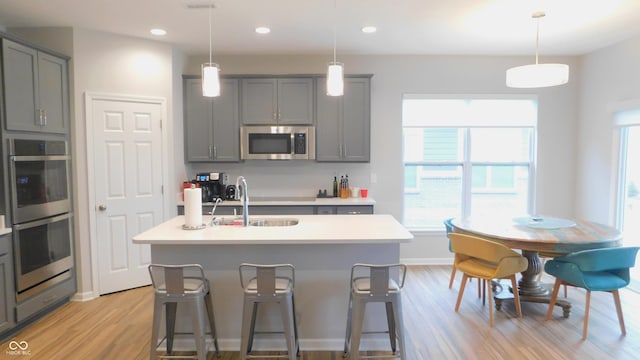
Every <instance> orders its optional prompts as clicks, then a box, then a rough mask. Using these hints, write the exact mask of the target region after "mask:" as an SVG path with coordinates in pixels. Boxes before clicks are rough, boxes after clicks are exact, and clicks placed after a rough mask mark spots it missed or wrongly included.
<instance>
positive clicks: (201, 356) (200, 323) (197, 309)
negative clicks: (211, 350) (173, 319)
mask: <svg viewBox="0 0 640 360" xmlns="http://www.w3.org/2000/svg"><path fill="white" fill-rule="evenodd" d="M203 300H204V299H202V298H199V299H198V300H197V302H196V303H195V304H192V305H191V324H192V326H193V335H194V337H195V340H196V354H197V357H198V360H206V359H207V342H206V339H205V336H206V335H205V324H204V322H205V314H204V312H205V305H204V301H203Z"/></svg>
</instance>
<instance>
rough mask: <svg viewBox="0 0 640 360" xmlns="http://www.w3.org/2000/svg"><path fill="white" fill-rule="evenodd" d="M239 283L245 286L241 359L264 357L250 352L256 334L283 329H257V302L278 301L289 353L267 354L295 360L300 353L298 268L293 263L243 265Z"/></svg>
mask: <svg viewBox="0 0 640 360" xmlns="http://www.w3.org/2000/svg"><path fill="white" fill-rule="evenodd" d="M239 272H240V286H242V288H243V289H244V307H243V312H242V339H241V342H240V359H242V360H245V359H247V358H256V357H264V356H259V355H250V353H251V351H252V347H253V339H254V335H255V334H265V333H267V334H274V333H282V332H268V331H260V332H258V331H255V326H256V314H257V312H258V304H262V303H277V304H278V305H279V306H280V313H281V317H282V322H283V325H284V335H285V339H286V342H287V351H288V353H287V355H286V356H285V355H281V356H271V355H270V356H268V357H269V358H274V357H283V358H288V359H290V360H295V359H296V357H297V356H299V355H300V354H299V351H300V347H299V346H298V327H297V325H296V319H295V313H296V312H295V303H294V297H293V287H294V283H295V269H294V268H293V265H290V264H275V265H257V264H246V263H244V264H241V265H240V268H239Z"/></svg>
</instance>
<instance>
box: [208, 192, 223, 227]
mask: <svg viewBox="0 0 640 360" xmlns="http://www.w3.org/2000/svg"><path fill="white" fill-rule="evenodd" d="M221 201H222V199H221V198H217V199H216V202H215V203H214V204H213V208H212V209H211V212H210V214H211V220H209V226H213V225H215V223H216V217H215V212H216V208H217V207H218V204H220V202H221Z"/></svg>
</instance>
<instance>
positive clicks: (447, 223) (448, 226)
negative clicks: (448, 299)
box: [444, 218, 486, 304]
mask: <svg viewBox="0 0 640 360" xmlns="http://www.w3.org/2000/svg"><path fill="white" fill-rule="evenodd" d="M452 221H453V218H449V219H446V220H445V221H444V228H445V230H446V232H447V237H449V234H451V233H452V232H453V223H452ZM449 252H453V250H452V249H451V240H449ZM455 278H456V267H455V265H454V266H452V267H451V275H450V276H449V289H451V288H452V287H453V280H454V279H455ZM469 281H471V279H469ZM481 282H482V284H481ZM484 289H485V287H484V280H482V281H481V280H480V279H478V298H480V296H482V304H484V303H485V298H486V296H485V294H484V292H483V291H482V290H484Z"/></svg>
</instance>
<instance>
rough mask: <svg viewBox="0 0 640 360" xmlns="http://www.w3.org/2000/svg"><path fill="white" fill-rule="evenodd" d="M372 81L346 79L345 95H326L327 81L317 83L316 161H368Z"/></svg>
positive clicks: (360, 78) (356, 78) (363, 78)
mask: <svg viewBox="0 0 640 360" xmlns="http://www.w3.org/2000/svg"><path fill="white" fill-rule="evenodd" d="M370 84H371V79H370V77H369V76H367V77H347V78H345V79H344V95H343V96H328V95H327V90H326V88H327V82H326V80H325V79H323V78H319V79H318V80H317V83H316V90H317V91H316V106H317V108H316V161H327V162H329V161H332V162H368V161H370V133H371V110H370V107H371V105H370V102H371V100H370V99H371V94H370V86H371V85H370Z"/></svg>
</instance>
